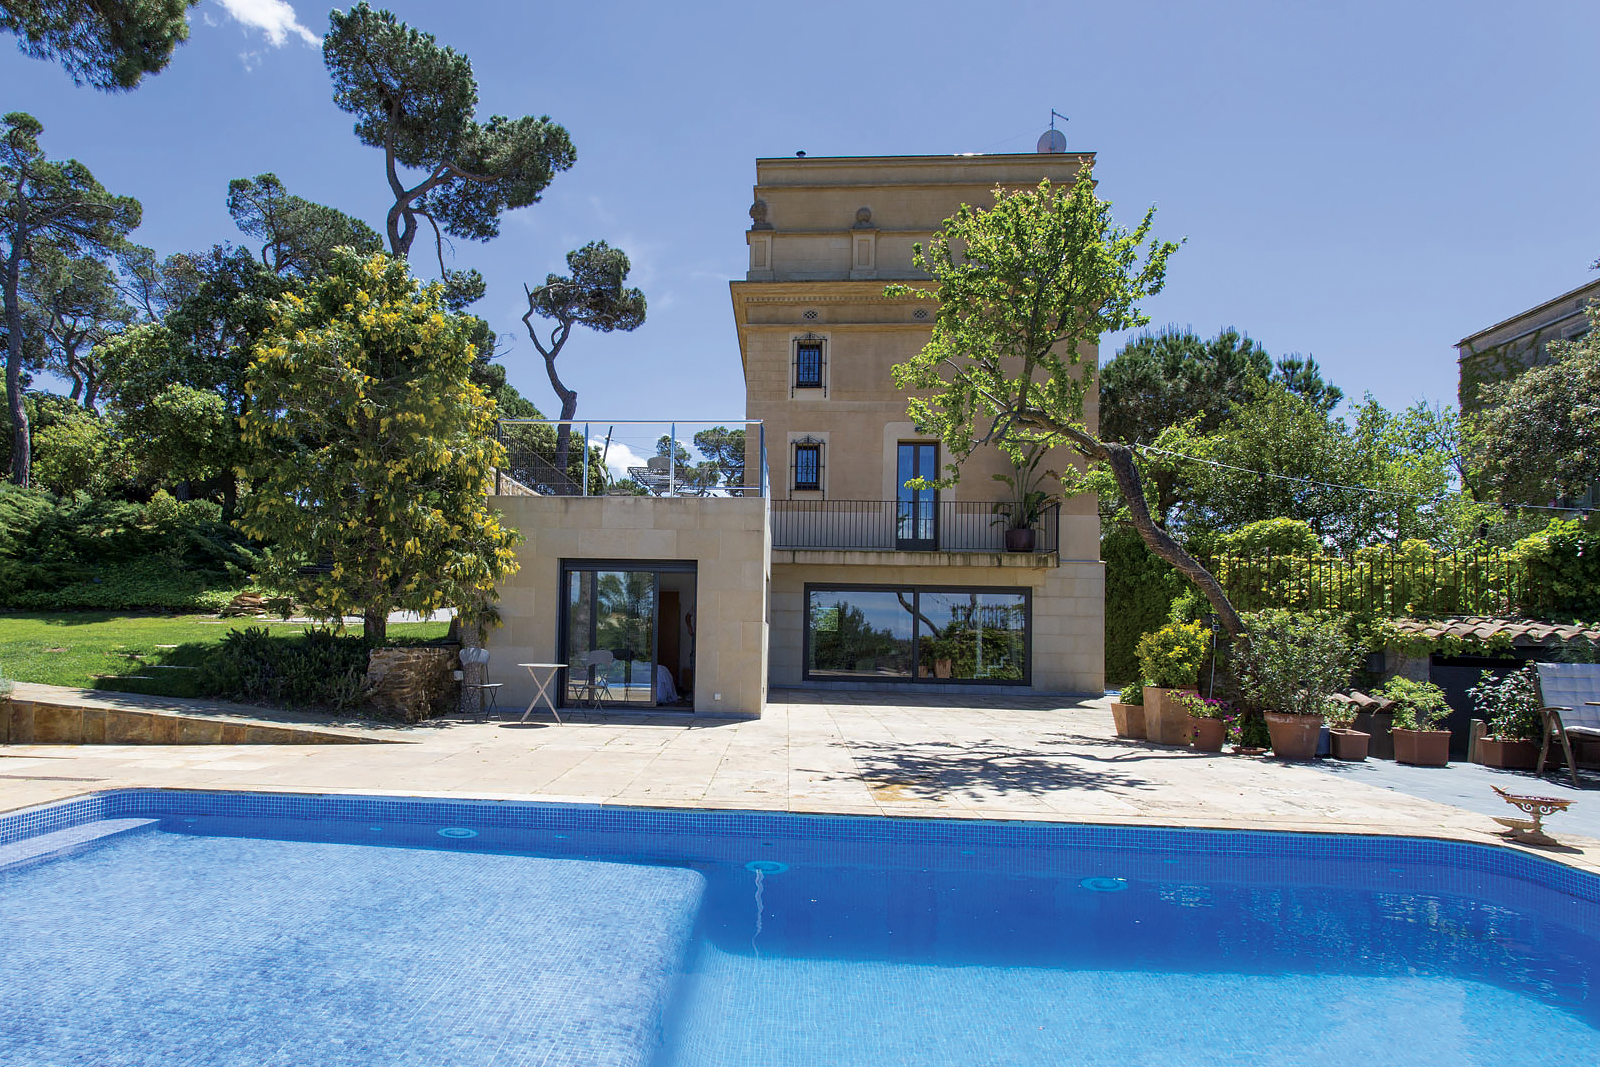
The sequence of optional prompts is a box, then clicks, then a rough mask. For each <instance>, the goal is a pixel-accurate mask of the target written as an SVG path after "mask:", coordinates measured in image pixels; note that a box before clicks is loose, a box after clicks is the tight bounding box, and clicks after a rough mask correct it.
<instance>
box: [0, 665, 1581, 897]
mask: <svg viewBox="0 0 1600 1067" xmlns="http://www.w3.org/2000/svg"><path fill="white" fill-rule="evenodd" d="M257 710H258V711H259V710H260V709H257ZM386 731H387V734H388V736H391V737H394V738H396V739H400V740H404V741H405V742H409V743H404V744H388V745H383V744H379V745H250V746H241V745H210V746H174V745H157V746H130V745H99V746H95V745H89V746H75V745H4V746H0V810H5V809H12V808H17V807H23V806H28V805H31V804H36V803H40V802H43V801H46V800H54V799H60V798H62V797H66V796H72V795H76V794H80V793H85V792H93V791H97V790H103V789H110V788H119V787H130V786H153V787H167V788H224V789H243V790H282V791H293V792H313V793H340V792H354V793H379V794H381V793H397V794H411V795H419V794H426V795H431V796H444V797H452V796H454V797H486V798H495V799H523V800H546V801H563V802H579V803H594V804H632V805H644V806H656V807H674V808H682V807H688V808H694V807H703V808H756V809H763V808H764V809H770V810H776V811H797V812H823V813H839V814H877V815H892V816H911V817H935V818H941V817H942V818H983V819H1043V820H1054V821H1068V822H1113V823H1129V824H1139V825H1151V826H1212V827H1222V828H1243V829H1290V830H1300V831H1310V832H1326V833H1366V834H1370V833H1396V834H1403V835H1415V836H1432V837H1446V838H1454V839H1458V840H1466V841H1475V842H1483V843H1500V841H1501V839H1500V838H1499V837H1498V836H1497V832H1498V830H1499V827H1498V826H1497V825H1496V824H1495V823H1494V822H1493V821H1492V820H1491V818H1490V816H1492V815H1495V814H1503V813H1504V811H1503V810H1502V809H1505V810H1509V809H1506V806H1505V805H1504V804H1503V803H1502V802H1500V801H1499V800H1498V799H1497V798H1494V797H1493V794H1492V793H1491V792H1490V791H1489V788H1488V785H1489V783H1490V782H1491V781H1500V782H1509V783H1512V784H1514V785H1515V786H1517V787H1519V788H1522V789H1524V790H1527V791H1533V790H1531V789H1529V787H1530V786H1536V787H1537V789H1538V791H1543V792H1548V793H1551V794H1552V795H1568V794H1573V795H1576V796H1577V798H1578V803H1575V804H1574V805H1573V809H1572V815H1571V818H1570V819H1568V820H1567V821H1565V822H1563V818H1565V817H1556V818H1553V819H1552V820H1551V822H1550V829H1551V831H1552V833H1554V835H1555V836H1556V837H1557V838H1558V839H1560V840H1561V841H1562V842H1563V843H1564V845H1565V846H1566V849H1565V850H1564V851H1562V852H1560V853H1558V854H1557V856H1556V858H1558V859H1560V860H1562V861H1563V862H1568V863H1572V864H1575V865H1577V866H1583V867H1587V868H1589V869H1593V870H1596V871H1600V821H1596V820H1597V818H1600V789H1592V790H1584V791H1581V792H1576V793H1574V791H1572V790H1570V788H1569V787H1563V786H1561V785H1560V784H1559V783H1558V782H1556V781H1554V780H1553V779H1550V778H1547V779H1544V780H1540V781H1530V780H1529V779H1528V778H1526V777H1524V776H1520V775H1516V774H1511V773H1508V772H1496V771H1491V770H1489V769H1487V768H1458V769H1455V770H1451V769H1446V770H1445V771H1444V772H1434V771H1430V770H1427V769H1410V768H1405V769H1399V770H1396V769H1395V765H1392V764H1380V763H1378V762H1376V761H1370V762H1369V764H1367V765H1358V766H1357V767H1356V768H1355V769H1348V768H1340V767H1330V766H1327V765H1325V764H1319V765H1291V764H1285V763H1281V762H1279V761H1276V760H1272V759H1267V758H1259V757H1239V756H1231V755H1207V754H1201V753H1194V752H1191V751H1188V750H1186V749H1180V748H1166V747H1162V746H1157V745H1150V744H1146V743H1143V742H1138V741H1127V740H1123V739H1119V738H1117V737H1116V736H1115V735H1114V733H1113V730H1112V725H1111V714H1110V710H1109V707H1108V704H1107V701H1106V700H1105V699H1103V698H1099V699H1082V700H1072V699H1061V698H1044V697H983V698H981V699H973V700H970V701H966V702H965V703H961V702H957V698H951V699H942V698H939V697H937V696H932V697H923V696H916V697H912V696H900V695H897V694H883V693H870V694H847V693H838V692H829V693H825V694H821V693H811V692H800V691H783V690H777V691H774V692H773V693H772V694H771V705H770V707H769V710H768V713H767V714H766V715H764V716H763V717H762V718H760V719H713V718H699V717H695V716H690V715H683V714H672V715H664V714H627V713H621V712H606V713H603V714H602V713H588V714H586V715H583V716H581V717H579V718H577V719H573V720H571V721H569V723H568V724H567V725H563V726H557V725H555V724H553V723H549V724H538V725H535V724H532V723H529V724H519V723H516V722H515V721H506V720H487V721H486V720H482V719H472V720H462V719H446V720H439V721H435V722H431V723H428V724H424V725H420V726H417V727H411V728H404V727H398V728H386ZM1412 770H1415V771H1416V772H1417V773H1415V774H1413V773H1410V772H1411V771H1412ZM1564 788H1565V789H1566V792H1565V793H1561V792H1559V791H1560V790H1562V789H1564ZM1497 805H1498V806H1497ZM1508 847H1510V846H1508Z"/></svg>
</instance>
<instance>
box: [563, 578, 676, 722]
mask: <svg viewBox="0 0 1600 1067" xmlns="http://www.w3.org/2000/svg"><path fill="white" fill-rule="evenodd" d="M564 577H565V581H566V591H565V595H564V597H563V600H564V607H565V613H566V617H565V618H564V619H563V620H562V622H563V626H562V630H563V633H564V641H565V644H566V647H565V649H564V650H563V655H562V659H563V661H564V662H565V663H566V664H567V678H566V686H565V696H566V702H567V703H568V704H578V703H589V702H595V701H598V702H600V703H601V704H605V703H611V704H634V705H644V706H646V707H648V706H651V705H653V704H654V703H655V695H654V689H653V679H654V664H655V661H656V640H657V633H656V631H657V615H658V612H657V604H658V602H659V600H660V582H659V577H658V575H657V573H656V571H654V570H603V569H599V568H594V569H590V568H584V567H580V566H572V567H568V568H567V569H566V570H565V574H564ZM608 661H609V662H608Z"/></svg>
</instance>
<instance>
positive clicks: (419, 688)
mask: <svg viewBox="0 0 1600 1067" xmlns="http://www.w3.org/2000/svg"><path fill="white" fill-rule="evenodd" d="M460 651H461V648H460V646H459V645H427V646H423V647H420V648H375V649H373V650H372V651H371V652H370V653H369V654H368V656H367V680H366V683H365V685H364V686H363V694H364V703H365V704H366V706H367V709H368V710H369V711H371V712H373V713H375V714H377V715H380V716H383V717H384V718H387V719H394V720H398V721H400V722H421V721H422V720H423V719H431V718H433V717H434V716H436V715H447V714H449V713H451V712H453V711H454V710H455V709H456V705H457V703H458V702H459V700H460V693H461V683H460V682H458V681H456V680H455V679H454V678H452V677H451V673H452V672H453V671H455V670H457V669H459V668H460V666H461V663H460V661H459V660H458V659H457V658H456V657H457V653H459V652H460Z"/></svg>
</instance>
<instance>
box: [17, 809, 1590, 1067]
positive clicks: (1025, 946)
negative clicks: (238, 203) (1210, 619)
mask: <svg viewBox="0 0 1600 1067" xmlns="http://www.w3.org/2000/svg"><path fill="white" fill-rule="evenodd" d="M0 1005H3V1010H4V1018H5V1023H4V1025H3V1026H0V1067H10V1065H18V1067H21V1065H28V1067H53V1065H68V1064H73V1065H76V1064H93V1065H119V1064H162V1065H169V1064H170V1065H195V1067H199V1065H213V1064H215V1065H235V1064H237V1065H240V1067H244V1065H251V1067H255V1065H280V1064H281V1065H291V1064H294V1065H299V1064H317V1065H327V1067H346V1065H348V1067H379V1065H382V1067H399V1065H413V1064H415V1065H419V1067H420V1065H445V1064H449V1065H463V1067H469V1065H470V1067H486V1065H490V1064H494V1065H511V1064H530V1065H532V1064H540V1065H548V1067H558V1065H578V1064H584V1065H605V1067H628V1065H638V1067H713V1065H716V1067H720V1065H725V1064H726V1065H734V1064H737V1065H741V1067H745V1065H771V1067H781V1065H790V1064H793V1065H800V1064H805V1065H817V1064H830V1065H856V1064H860V1065H867V1064H871V1065H873V1067H883V1065H885V1064H894V1065H910V1064H919V1065H921V1064H926V1065H951V1067H953V1065H963V1067H965V1065H979V1064H993V1065H1032V1064H1041V1065H1042V1064H1051V1065H1057V1064H1093V1065H1100V1064H1106V1065H1113V1064H1114V1065H1117V1067H1131V1065H1140V1064H1151V1065H1157V1064H1159V1065H1163V1067H1189V1065H1194V1067H1198V1065H1202V1064H1204V1065H1208V1067H1209V1065H1229V1064H1257V1063H1272V1064H1275V1065H1291V1067H1292V1065H1299V1064H1306V1065H1311V1064H1329V1065H1333V1064H1341V1065H1343V1064H1352V1063H1359V1064H1361V1065H1362V1067H1382V1065H1395V1067H1412V1065H1415V1067H1421V1065H1434V1067H1436V1065H1441V1064H1450V1065H1453V1067H1454V1065H1469V1067H1470V1065H1482V1067H1490V1065H1495V1067H1498V1065H1538V1064H1558V1063H1559V1064H1571V1063H1593V1062H1597V1061H1600V878H1595V877H1593V876H1590V875H1586V874H1583V873H1582V872H1577V871H1573V870H1570V869H1568V868H1564V867H1560V866H1557V865H1554V864H1550V863H1546V862H1543V861H1540V860H1537V859H1532V858H1529V857H1526V856H1523V855H1521V854H1517V853H1512V852H1508V851H1505V850H1497V849H1488V848H1478V847H1472V846H1464V845H1453V844H1447V843H1441V842H1430V841H1416V840H1402V839H1393V838H1348V837H1317V836H1311V835H1274V834H1253V833H1237V832H1213V831H1178V830H1150V829H1139V828H1118V827H1086V826H1061V825H1049V824H1018V823H972V822H951V821H942V820H885V819H861V818H828V817H808V816H791V815H780V814H768V813H758V812H748V813H740V812H723V813H713V812H692V811H686V812H669V811H651V810H644V809H626V808H596V807H587V806H578V805H571V806H566V805H532V804H526V805H525V804H503V803H502V804H496V803H488V802H483V803H472V802H438V801H421V800H404V799H389V798H349V797H296V796H284V795H261V794H254V795H252V794H203V793H188V792H159V791H124V792H118V793H112V794H105V795H102V796H98V797H92V798H86V799H83V800H79V801H73V802H69V803H67V804H63V805H56V806H52V807H50V808H44V809H35V810H34V811H32V812H28V813H19V814H14V815H10V816H4V817H0Z"/></svg>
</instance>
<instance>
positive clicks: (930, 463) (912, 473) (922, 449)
mask: <svg viewBox="0 0 1600 1067" xmlns="http://www.w3.org/2000/svg"><path fill="white" fill-rule="evenodd" d="M898 453H899V454H898V456H897V458H896V464H895V465H896V470H895V485H896V486H898V495H897V497H896V500H895V547H896V548H898V549H901V550H902V551H931V550H933V549H935V548H938V547H939V522H938V516H939V491H938V490H937V489H911V488H908V487H907V486H906V483H907V482H909V481H911V480H912V479H914V478H926V479H928V480H929V481H932V480H933V479H935V478H937V477H939V446H938V445H937V444H934V443H933V442H931V441H901V442H900V447H899V449H898Z"/></svg>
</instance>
